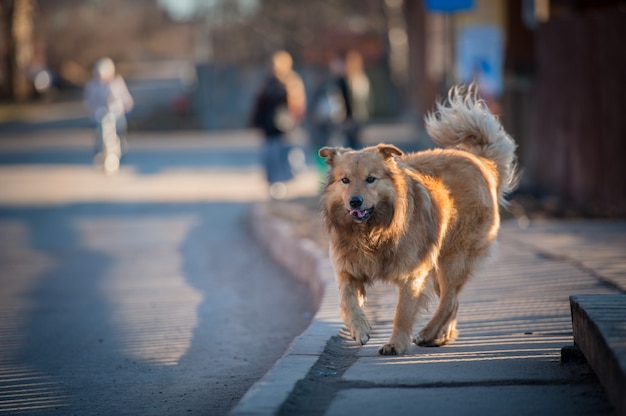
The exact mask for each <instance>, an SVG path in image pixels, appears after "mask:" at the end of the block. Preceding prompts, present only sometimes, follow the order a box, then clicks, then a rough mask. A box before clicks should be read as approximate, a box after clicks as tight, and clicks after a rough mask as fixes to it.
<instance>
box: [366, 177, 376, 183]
mask: <svg viewBox="0 0 626 416" xmlns="http://www.w3.org/2000/svg"><path fill="white" fill-rule="evenodd" d="M375 180H376V178H375V177H373V176H368V177H367V179H365V182H367V183H374V181H375Z"/></svg>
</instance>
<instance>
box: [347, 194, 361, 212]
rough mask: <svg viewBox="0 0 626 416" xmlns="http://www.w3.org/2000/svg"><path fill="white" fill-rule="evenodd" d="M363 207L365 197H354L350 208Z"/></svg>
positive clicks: (351, 199)
mask: <svg viewBox="0 0 626 416" xmlns="http://www.w3.org/2000/svg"><path fill="white" fill-rule="evenodd" d="M361 205H363V197H361V196H353V197H352V198H350V208H354V209H357V208H360V207H361Z"/></svg>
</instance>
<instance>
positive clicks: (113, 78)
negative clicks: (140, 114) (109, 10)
mask: <svg viewBox="0 0 626 416" xmlns="http://www.w3.org/2000/svg"><path fill="white" fill-rule="evenodd" d="M84 98H85V105H86V106H87V108H88V110H89V112H90V113H91V116H92V117H93V119H94V121H95V122H96V135H97V142H96V156H95V160H97V161H102V163H103V164H104V168H105V171H106V172H107V173H109V172H113V171H116V170H117V168H118V167H119V159H120V157H121V155H122V143H121V140H125V139H126V132H127V124H126V114H127V113H128V112H129V111H130V110H131V109H132V108H133V105H134V101H133V97H132V96H131V95H130V92H129V91H128V87H127V86H126V83H125V82H124V79H123V78H122V77H121V76H119V75H116V74H115V64H114V63H113V61H112V60H111V59H110V58H102V59H100V60H98V62H96V64H95V66H94V69H93V78H92V79H91V80H90V81H89V82H88V83H87V85H86V86H85V91H84Z"/></svg>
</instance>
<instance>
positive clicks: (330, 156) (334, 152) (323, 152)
mask: <svg viewBox="0 0 626 416" xmlns="http://www.w3.org/2000/svg"><path fill="white" fill-rule="evenodd" d="M345 151H346V149H344V148H341V147H322V148H321V149H320V150H319V152H318V154H319V155H320V157H323V158H324V159H326V164H328V165H330V166H332V165H333V164H334V163H335V157H337V156H339V155H341V154H342V153H344V152H345Z"/></svg>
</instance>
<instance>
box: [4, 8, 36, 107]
mask: <svg viewBox="0 0 626 416" xmlns="http://www.w3.org/2000/svg"><path fill="white" fill-rule="evenodd" d="M33 17H34V0H1V1H0V29H1V33H2V34H1V35H0V42H1V45H0V96H1V97H6V98H11V99H14V100H18V101H22V100H26V99H28V98H30V97H31V96H32V94H33V87H32V83H31V80H30V76H29V75H30V70H31V65H32V63H33V58H34V35H33V32H34V31H33V28H34V25H33Z"/></svg>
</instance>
